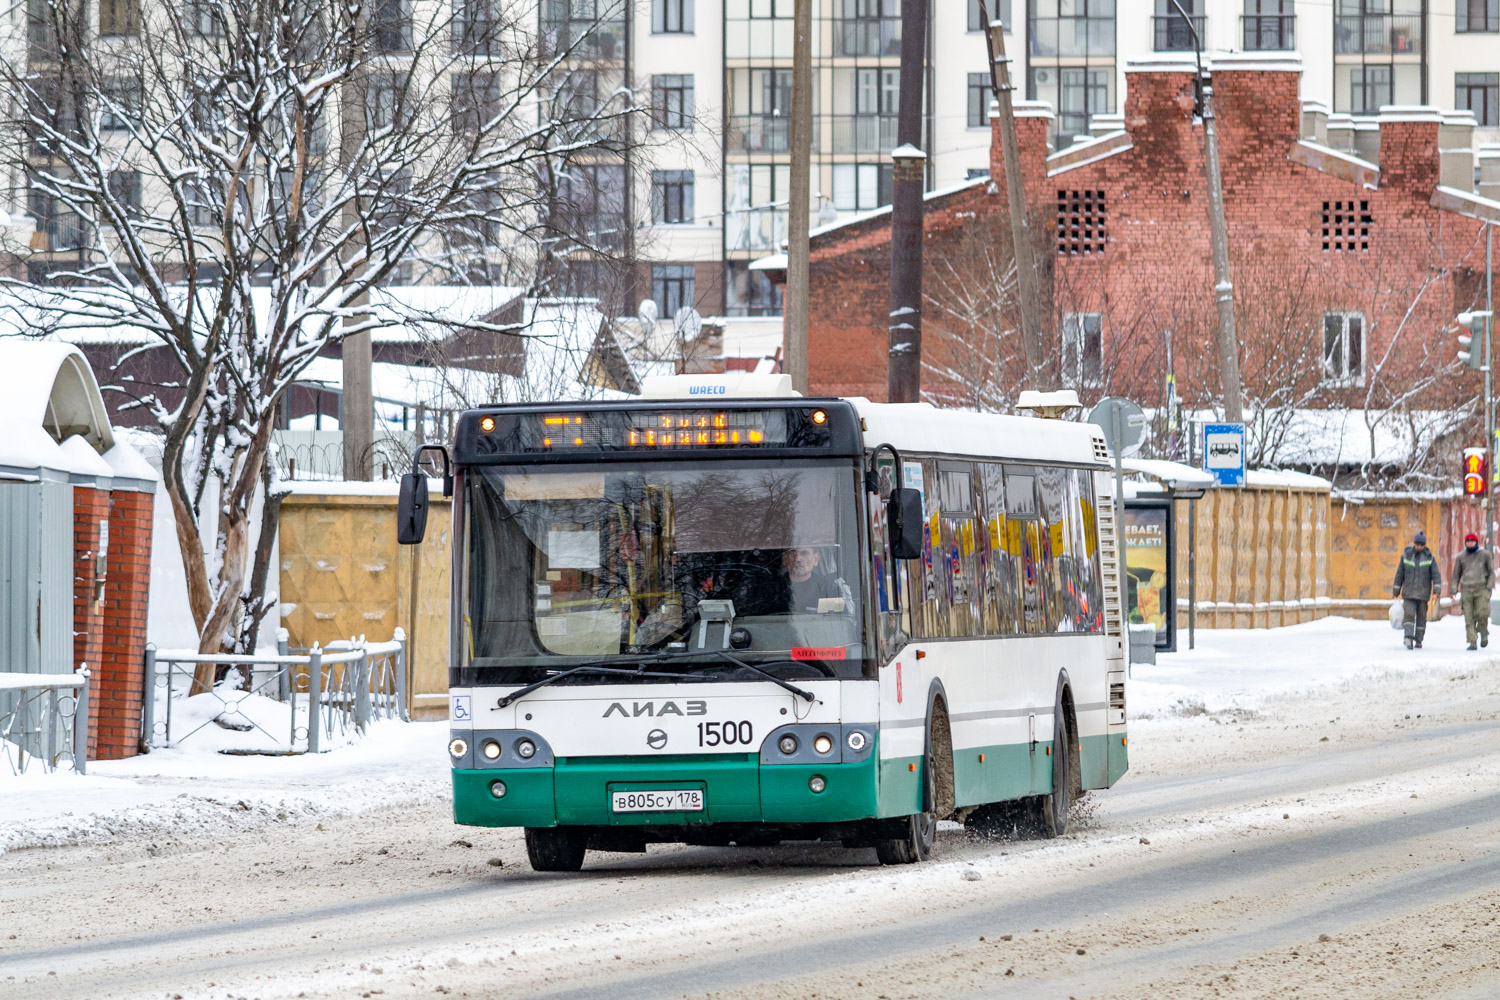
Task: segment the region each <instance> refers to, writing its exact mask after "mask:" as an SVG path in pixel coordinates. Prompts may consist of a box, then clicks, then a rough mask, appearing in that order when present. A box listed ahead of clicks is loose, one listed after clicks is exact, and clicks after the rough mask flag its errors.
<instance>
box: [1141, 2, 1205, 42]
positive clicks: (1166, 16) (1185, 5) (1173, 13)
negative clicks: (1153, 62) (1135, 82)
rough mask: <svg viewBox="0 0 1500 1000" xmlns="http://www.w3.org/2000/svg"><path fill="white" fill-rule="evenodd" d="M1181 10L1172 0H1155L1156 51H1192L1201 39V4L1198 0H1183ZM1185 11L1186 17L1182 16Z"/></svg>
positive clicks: (1202, 21) (1202, 25)
mask: <svg viewBox="0 0 1500 1000" xmlns="http://www.w3.org/2000/svg"><path fill="white" fill-rule="evenodd" d="M1181 7H1182V10H1181V11H1179V10H1178V4H1176V3H1174V2H1173V0H1156V16H1155V17H1154V18H1152V21H1153V22H1154V24H1155V28H1156V31H1155V45H1154V48H1155V49H1156V51H1157V52H1192V51H1193V50H1194V48H1197V47H1198V45H1197V44H1195V43H1199V44H1201V43H1202V41H1203V27H1204V16H1203V10H1202V8H1203V4H1202V3H1201V2H1200V0H1183V2H1182V3H1181ZM1182 12H1186V13H1187V17H1183V16H1182Z"/></svg>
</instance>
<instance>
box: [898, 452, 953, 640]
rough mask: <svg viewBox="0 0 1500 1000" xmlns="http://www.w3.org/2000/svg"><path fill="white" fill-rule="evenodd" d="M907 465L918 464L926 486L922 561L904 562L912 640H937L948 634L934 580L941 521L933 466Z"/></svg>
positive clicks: (943, 600)
mask: <svg viewBox="0 0 1500 1000" xmlns="http://www.w3.org/2000/svg"><path fill="white" fill-rule="evenodd" d="M911 461H920V462H921V463H922V480H923V482H924V483H925V484H926V487H925V488H924V489H923V491H922V499H923V512H924V513H925V514H926V519H925V521H924V522H923V525H922V558H920V559H912V560H910V561H908V562H907V580H908V583H909V584H910V587H909V589H908V590H907V594H908V595H909V596H910V598H911V604H912V609H911V624H912V637H913V638H916V639H933V638H940V637H942V636H946V635H947V634H948V629H947V619H948V606H947V597H946V594H945V592H944V591H945V588H944V587H943V585H942V584H943V581H942V580H940V579H939V577H938V570H939V568H940V565H939V564H940V563H941V559H942V557H941V555H940V554H939V553H940V551H941V548H942V538H941V535H940V534H937V536H936V537H935V536H934V534H935V533H934V529H939V530H940V523H939V521H940V517H941V515H940V513H939V511H940V502H939V498H938V493H939V489H940V487H939V484H938V469H937V462H935V461H933V460H932V459H930V458H925V459H911Z"/></svg>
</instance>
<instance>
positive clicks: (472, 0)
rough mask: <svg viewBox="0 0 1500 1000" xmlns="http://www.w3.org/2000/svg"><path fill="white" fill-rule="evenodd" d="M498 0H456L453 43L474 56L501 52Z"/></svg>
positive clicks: (460, 49)
mask: <svg viewBox="0 0 1500 1000" xmlns="http://www.w3.org/2000/svg"><path fill="white" fill-rule="evenodd" d="M497 7H498V2H497V0H455V3H454V5H453V8H454V9H453V44H454V45H455V46H457V48H458V50H459V51H460V52H463V53H466V54H468V55H474V56H490V55H498V54H499V48H500V45H499V42H500V39H499V35H498V33H499V29H500V11H499V10H498V9H497Z"/></svg>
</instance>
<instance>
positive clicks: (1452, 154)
mask: <svg viewBox="0 0 1500 1000" xmlns="http://www.w3.org/2000/svg"><path fill="white" fill-rule="evenodd" d="M1442 117H1443V122H1442V124H1441V125H1439V126H1438V160H1439V166H1438V183H1440V184H1442V185H1443V186H1444V187H1451V188H1457V189H1458V190H1460V191H1470V192H1472V191H1473V190H1474V130H1475V129H1476V128H1478V127H1479V123H1478V122H1477V121H1475V120H1474V113H1473V112H1472V111H1444V112H1443V113H1442Z"/></svg>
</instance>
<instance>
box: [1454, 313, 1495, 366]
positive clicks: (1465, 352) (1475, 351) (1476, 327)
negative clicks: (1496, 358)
mask: <svg viewBox="0 0 1500 1000" xmlns="http://www.w3.org/2000/svg"><path fill="white" fill-rule="evenodd" d="M1489 316H1490V313H1489V312H1488V311H1486V310H1484V309H1479V310H1476V311H1474V312H1466V313H1459V314H1458V325H1459V326H1460V327H1461V328H1462V332H1460V333H1459V335H1458V360H1460V361H1462V362H1463V363H1464V364H1466V365H1468V366H1469V367H1470V368H1472V369H1474V370H1475V371H1479V370H1480V369H1482V368H1483V367H1484V348H1483V347H1481V346H1479V345H1478V344H1475V343H1474V337H1475V335H1476V334H1477V335H1479V336H1480V337H1481V339H1482V338H1483V334H1484V321H1485V320H1486V319H1488V318H1489Z"/></svg>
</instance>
